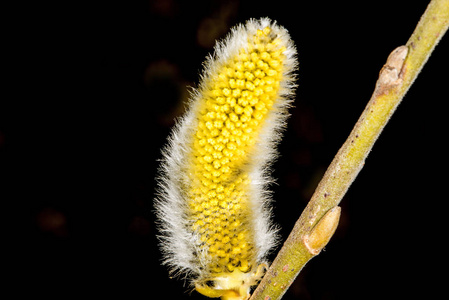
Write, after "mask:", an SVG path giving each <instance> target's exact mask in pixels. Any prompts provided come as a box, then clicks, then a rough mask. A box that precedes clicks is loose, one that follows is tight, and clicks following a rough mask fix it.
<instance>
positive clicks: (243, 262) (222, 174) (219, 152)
mask: <svg viewBox="0 0 449 300" xmlns="http://www.w3.org/2000/svg"><path fill="white" fill-rule="evenodd" d="M296 68H297V61H296V50H295V47H294V45H293V42H292V41H291V39H290V37H289V34H288V32H287V30H285V29H284V28H283V27H280V26H278V25H277V24H276V23H275V22H273V21H271V20H270V19H268V18H263V19H260V20H254V19H251V20H249V21H248V22H247V23H246V24H245V25H238V26H236V27H235V28H233V29H232V30H231V32H230V34H229V35H228V36H227V37H226V38H225V39H224V40H223V41H221V42H217V44H216V46H215V51H214V54H213V55H212V56H210V57H208V58H207V60H206V62H205V64H204V70H203V75H202V76H201V81H200V85H199V88H198V89H197V90H195V91H194V92H193V95H192V98H191V100H190V103H189V109H188V111H187V113H186V114H185V116H184V117H183V118H182V119H180V120H179V121H178V122H177V124H176V125H175V127H174V128H173V131H172V133H171V135H170V137H169V138H168V144H167V146H166V147H165V148H164V149H163V160H162V163H161V167H160V171H159V177H158V183H159V188H158V192H157V199H156V203H155V207H156V213H157V217H158V227H159V231H160V236H159V238H160V241H161V249H162V253H163V256H164V264H166V265H168V266H169V267H170V270H171V272H172V273H175V274H185V276H186V277H188V278H191V279H192V280H193V282H194V283H195V284H196V287H197V290H198V291H199V292H201V293H203V294H205V295H208V296H210V297H217V296H222V297H223V299H225V297H226V295H227V294H226V293H225V292H222V291H223V290H227V289H229V290H235V287H234V286H226V284H227V282H229V280H224V279H223V278H227V276H230V277H232V278H238V280H237V281H239V282H240V279H241V278H249V277H251V276H253V277H254V276H255V275H254V274H255V273H256V269H258V266H259V265H261V264H264V263H265V260H266V256H267V254H268V253H269V251H270V250H271V249H272V248H273V247H274V246H275V244H276V227H275V226H273V224H272V222H271V217H270V216H271V211H270V205H269V204H270V200H271V199H270V193H269V191H268V190H267V185H268V184H269V182H270V181H272V179H271V178H270V176H269V173H270V172H269V171H270V165H271V163H272V162H273V160H274V159H275V157H276V150H275V145H276V143H277V142H278V141H279V140H280V138H281V131H282V129H283V128H284V127H285V121H286V118H287V117H288V112H287V109H288V107H289V105H290V103H291V101H292V100H291V99H292V97H293V92H294V88H295V83H294V79H295V76H294V74H293V72H294V71H295V70H296ZM257 273H258V274H259V273H260V272H257ZM245 274H253V275H251V276H250V275H245ZM259 275H260V274H259ZM259 275H258V276H259ZM206 280H207V281H211V280H212V281H213V280H215V285H211V284H210V283H208V285H207V286H206V285H205V284H204V282H205V281H206ZM245 280H246V279H243V281H245ZM247 281H248V283H247V285H252V284H254V280H249V279H248V280H247ZM225 282H226V283H225ZM249 282H251V283H249ZM239 284H240V283H239ZM217 290H218V291H219V292H216V291H217ZM242 293H244V292H242ZM242 297H244V296H242ZM242 299H243V298H242Z"/></svg>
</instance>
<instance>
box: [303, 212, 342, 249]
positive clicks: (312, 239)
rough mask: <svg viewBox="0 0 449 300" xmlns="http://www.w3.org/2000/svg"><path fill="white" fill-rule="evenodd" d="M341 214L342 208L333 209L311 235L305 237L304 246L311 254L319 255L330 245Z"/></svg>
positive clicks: (319, 222)
mask: <svg viewBox="0 0 449 300" xmlns="http://www.w3.org/2000/svg"><path fill="white" fill-rule="evenodd" d="M340 213H341V208H340V206H335V207H334V208H331V209H330V210H328V211H327V212H326V214H325V215H324V216H323V217H322V218H321V220H319V221H318V223H317V224H316V225H315V226H314V227H313V228H312V230H311V231H310V233H309V234H307V235H305V236H304V244H305V245H306V247H307V249H308V250H309V252H310V253H311V254H313V255H317V254H318V253H320V251H321V249H323V248H324V247H325V246H326V245H327V243H329V240H330V239H331V237H332V236H333V235H334V233H335V230H336V229H337V226H338V222H339V220H340Z"/></svg>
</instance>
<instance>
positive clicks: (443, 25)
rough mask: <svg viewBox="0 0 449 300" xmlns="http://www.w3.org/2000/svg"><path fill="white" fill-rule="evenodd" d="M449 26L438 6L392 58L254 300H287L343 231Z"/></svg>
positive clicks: (445, 10) (445, 5) (437, 3)
mask: <svg viewBox="0 0 449 300" xmlns="http://www.w3.org/2000/svg"><path fill="white" fill-rule="evenodd" d="M448 25H449V0H432V1H431V2H430V4H429V6H428V7H427V9H426V11H425V13H424V14H423V16H422V17H421V20H420V21H419V23H418V25H417V27H416V29H415V31H414V32H413V34H412V36H411V37H410V39H409V41H408V42H407V44H406V45H405V46H400V47H398V48H396V49H395V50H394V51H393V52H392V53H391V54H390V56H389V57H388V59H387V62H386V64H385V65H384V67H383V68H382V70H381V71H380V74H379V79H378V81H377V83H376V87H375V90H374V92H373V95H372V97H371V100H370V101H369V103H368V105H367V106H366V108H365V110H364V111H363V113H362V115H361V117H360V119H359V120H358V122H357V124H356V125H355V127H354V129H353V130H352V132H351V134H350V135H349V137H348V139H347V140H346V142H345V143H344V144H343V146H342V147H341V149H340V150H339V151H338V153H337V155H336V156H335V158H334V160H333V161H332V163H331V165H330V166H329V168H328V170H327V171H326V173H325V174H324V177H323V179H322V180H321V182H320V184H319V185H318V187H317V189H316V191H315V193H314V194H313V196H312V199H311V200H310V202H309V203H308V205H307V207H306V208H305V209H304V212H303V213H302V214H301V216H300V218H299V219H298V221H297V222H296V224H295V226H294V228H293V230H292V232H291V233H290V236H289V237H288V239H287V240H286V242H285V243H284V246H283V247H282V249H281V250H280V251H279V253H278V255H277V257H276V259H275V260H274V262H273V264H272V265H271V267H270V269H269V270H268V271H267V274H266V275H265V277H264V278H263V280H262V281H261V283H260V284H259V286H258V288H257V289H256V290H255V291H254V293H253V295H252V297H251V298H250V300H278V299H281V297H282V295H283V294H284V293H285V291H286V290H287V288H288V287H289V286H290V284H291V283H292V282H293V280H294V279H295V278H296V276H297V275H298V273H299V272H300V271H301V269H302V268H303V267H304V265H305V264H306V263H307V262H308V261H309V260H310V259H311V258H312V257H314V256H316V255H317V254H318V253H319V252H320V251H321V249H322V248H323V247H324V246H325V245H326V244H327V242H328V241H329V239H330V238H331V236H332V235H333V233H334V231H335V229H336V227H337V225H338V220H339V215H340V208H339V207H338V206H337V205H338V203H339V202H340V201H341V199H342V198H343V196H344V194H345V193H346V191H347V190H348V188H349V186H350V185H351V183H352V182H353V181H354V179H355V178H356V176H357V175H358V173H359V171H360V170H361V168H362V167H363V165H364V162H365V159H366V157H367V156H368V153H369V152H370V151H371V148H372V147H373V145H374V143H375V141H376V139H377V138H378V137H379V135H380V133H381V132H382V130H383V128H384V127H385V125H386V123H387V122H388V120H389V119H390V117H391V116H392V114H393V113H394V111H395V110H396V108H397V106H398V105H399V103H400V102H401V100H402V98H403V97H404V95H405V93H406V92H407V90H408V89H409V88H410V86H411V85H412V83H413V81H414V80H415V79H416V77H417V75H418V73H419V72H420V70H421V69H422V67H423V66H424V64H425V63H426V61H427V59H428V58H429V56H430V54H431V53H432V51H433V49H434V47H435V46H436V44H437V43H438V41H439V40H440V39H441V37H442V36H443V35H444V33H445V32H446V31H447V28H448Z"/></svg>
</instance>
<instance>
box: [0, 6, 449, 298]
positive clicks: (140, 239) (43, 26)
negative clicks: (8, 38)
mask: <svg viewBox="0 0 449 300" xmlns="http://www.w3.org/2000/svg"><path fill="white" fill-rule="evenodd" d="M427 4H428V1H427V0H420V1H407V0H378V1H296V2H293V1H283V0H277V1H270V2H268V1H243V0H240V1H239V0H209V1H180V0H145V1H121V2H113V3H110V2H108V3H104V4H101V5H98V4H96V5H91V6H90V5H85V4H83V5H81V4H76V5H75V4H74V5H73V7H70V5H64V8H62V7H53V8H52V9H53V10H51V12H47V13H46V14H45V15H43V16H42V17H41V16H38V17H37V18H36V19H37V21H36V22H32V24H31V23H30V24H29V27H28V28H27V30H26V31H27V37H29V39H25V38H24V39H25V43H24V44H25V45H26V47H25V48H24V53H29V54H30V56H31V57H28V56H27V59H26V60H27V61H28V60H29V61H30V64H28V63H26V64H24V65H23V66H22V67H20V68H18V72H19V73H20V77H19V78H20V82H19V89H18V90H16V94H15V95H14V96H12V97H11V99H12V100H13V101H11V102H13V105H11V107H8V108H11V109H12V110H11V113H10V111H8V110H3V111H2V114H4V115H5V117H4V118H3V119H2V121H1V126H2V127H0V151H1V155H2V158H1V163H2V164H4V165H5V166H6V168H4V170H7V172H6V175H8V177H9V178H10V179H13V180H12V181H11V184H9V183H8V185H9V186H8V187H7V189H4V191H7V190H9V191H10V192H8V194H9V196H11V197H12V198H11V199H12V202H13V203H15V204H18V206H19V210H18V214H17V215H15V214H14V218H13V221H11V223H10V224H9V225H7V227H5V228H6V230H7V231H9V232H12V233H13V236H14V237H15V238H16V239H17V240H18V242H17V243H13V244H12V245H11V246H14V252H15V254H19V255H17V256H13V257H14V258H12V257H11V259H10V260H12V261H13V263H14V264H17V267H16V268H15V269H16V271H18V274H17V275H14V276H11V278H12V279H13V280H14V281H16V282H17V283H19V284H20V285H21V286H23V287H24V289H29V290H30V291H32V292H33V293H34V294H35V295H41V294H42V295H46V296H47V297H55V298H58V299H66V298H69V297H73V296H82V297H85V296H92V297H96V298H99V299H108V298H110V297H115V298H118V297H119V298H122V299H192V300H193V299H206V298H204V297H203V296H200V295H199V294H197V293H196V292H192V293H190V292H189V291H190V290H189V287H188V282H186V281H184V280H183V279H182V278H178V279H171V278H169V276H168V272H167V269H166V268H165V267H163V266H161V265H160V258H161V255H160V252H159V250H158V247H157V238H156V234H157V232H156V229H155V217H154V209H153V199H154V193H155V186H156V184H155V175H156V170H157V167H158V164H159V162H158V159H160V158H161V154H160V149H161V147H162V146H163V145H164V144H165V142H166V138H167V136H168V134H169V132H170V128H171V127H172V126H173V124H174V119H175V118H177V117H179V116H181V115H182V113H183V112H184V110H185V104H186V100H187V99H188V97H189V88H188V87H189V86H190V87H195V86H196V85H197V83H198V80H199V76H200V72H201V70H202V62H203V61H204V58H205V57H206V56H207V55H208V54H209V53H211V51H212V49H213V45H214V42H215V40H216V39H220V38H222V37H223V36H224V35H225V34H226V33H227V32H228V31H229V28H230V27H232V26H234V25H235V24H237V23H240V22H244V21H246V20H247V19H249V18H259V17H265V16H268V17H270V18H271V19H274V20H277V22H278V23H279V24H281V25H283V26H284V27H286V28H287V29H288V30H289V32H290V34H291V36H292V38H293V40H294V41H295V43H296V45H297V48H298V57H299V61H300V66H299V70H298V85H299V87H298V89H297V97H296V100H295V107H294V108H293V109H291V114H292V116H291V118H290V119H289V122H288V128H287V130H286V131H285V136H284V139H283V140H282V142H281V143H280V145H279V147H278V149H279V152H280V157H279V159H278V160H277V162H276V163H275V165H274V172H273V176H274V177H275V178H276V179H277V181H276V182H277V183H276V184H274V185H273V186H272V187H271V189H272V190H273V192H274V193H273V195H274V199H275V201H274V204H273V206H274V209H273V210H274V220H275V222H276V223H277V224H279V225H280V226H281V228H282V230H281V234H282V238H283V240H285V238H286V237H287V235H288V233H289V232H290V230H291V228H292V227H293V225H294V222H295V220H296V219H297V218H298V217H299V215H300V213H301V211H302V209H303V208H304V207H305V205H306V204H307V201H308V199H309V198H310V196H311V194H312V193H313V191H314V189H315V187H316V185H317V183H318V182H319V180H320V178H321V176H322V175H323V173H324V171H325V170H326V168H327V166H328V165H329V163H330V162H331V160H332V158H333V156H334V155H335V154H336V152H337V151H338V149H339V147H340V146H341V145H342V144H343V142H344V141H345V139H346V137H347V136H348V134H349V132H350V131H351V129H352V127H353V125H354V124H355V122H356V121H357V119H358V117H359V115H360V113H361V112H362V110H363V108H364V107H365V105H366V103H367V101H368V100H369V98H370V96H371V93H372V91H373V88H374V84H375V81H376V79H377V76H378V73H379V70H380V69H381V68H382V65H383V64H384V63H385V61H386V58H387V56H388V54H389V53H390V52H391V51H392V50H393V49H394V48H396V47H397V46H399V45H402V44H405V43H406V41H407V40H408V38H409V36H410V35H411V33H412V32H413V30H414V27H415V26H416V24H417V22H418V20H419V18H420V16H421V15H422V13H423V12H424V10H425V8H426V6H427ZM21 38H22V37H18V39H21ZM448 51H449V37H447V36H446V37H445V38H443V39H442V41H441V42H440V45H439V46H437V48H436V50H435V52H434V54H433V55H432V57H431V58H430V60H429V62H428V63H427V65H426V66H425V68H424V69H423V71H422V73H421V74H420V75H419V77H418V79H417V80H416V82H415V84H414V85H413V86H412V88H411V89H410V91H409V93H408V94H407V96H406V97H405V99H404V101H403V103H402V104H401V105H400V106H399V108H398V110H397V112H396V113H395V115H394V117H393V118H392V120H391V121H390V123H389V124H388V126H387V127H386V129H385V131H384V132H383V134H382V136H381V137H380V139H379V140H378V142H377V143H376V145H375V147H374V149H373V151H372V153H371V154H370V156H369V157H368V159H367V161H366V165H365V167H364V169H363V170H362V172H361V173H360V175H359V176H358V178H357V179H356V181H355V182H354V184H353V185H352V186H351V188H350V190H349V192H348V193H347V195H346V196H345V198H344V199H343V201H342V203H341V206H342V208H343V209H342V219H341V223H340V226H339V228H338V230H337V232H336V234H335V236H334V237H333V239H332V240H331V242H330V244H329V245H328V246H327V247H326V249H325V251H324V252H322V253H321V254H320V255H319V256H318V257H317V258H314V259H313V260H312V261H311V262H310V263H309V264H308V265H307V266H306V267H305V269H304V270H303V271H302V272H301V274H300V275H299V277H298V278H297V280H296V281H295V282H294V283H293V285H292V287H291V288H290V289H289V290H288V292H287V294H286V295H285V297H284V299H285V300H288V299H306V300H307V299H356V298H357V299H379V298H382V299H385V298H387V299H390V298H391V299H393V298H401V299H402V298H406V297H410V296H415V297H417V295H421V298H426V299H428V298H431V295H433V294H434V293H435V295H437V294H440V293H443V292H444V286H441V285H440V284H439V282H438V278H439V277H440V276H441V275H440V271H442V272H443V273H444V271H445V270H444V269H442V268H443V267H442V265H443V264H445V263H447V259H445V256H444V252H445V251H444V249H443V247H444V246H443V242H444V240H445V238H444V237H445V236H446V231H447V225H446V218H447V215H446V213H445V212H446V211H445V210H444V209H443V208H442V203H444V201H447V195H446V194H447V192H446V187H445V185H444V183H445V182H446V181H447V172H445V171H446V170H447V169H446V167H444V165H445V164H446V163H447V151H446V150H443V149H444V148H445V145H443V143H444V142H446V141H445V140H446V138H447V123H446V122H447V109H446V108H445V105H446V102H447V100H448V99H449V96H448V95H449V93H448V89H447V86H448V69H449V59H448V55H447V53H449V52H448ZM23 60H24V61H25V59H23ZM25 92H26V93H27V94H28V93H29V94H28V95H29V96H27V97H21V95H24V94H25ZM12 112H13V113H12ZM441 174H442V175H441ZM12 182H14V184H12ZM5 194H6V192H5ZM5 199H6V198H5ZM22 225H24V229H25V232H22V231H20V233H15V232H16V231H15V229H17V228H19V227H20V228H22ZM278 249H279V248H278ZM19 266H20V267H19ZM440 269H442V270H440Z"/></svg>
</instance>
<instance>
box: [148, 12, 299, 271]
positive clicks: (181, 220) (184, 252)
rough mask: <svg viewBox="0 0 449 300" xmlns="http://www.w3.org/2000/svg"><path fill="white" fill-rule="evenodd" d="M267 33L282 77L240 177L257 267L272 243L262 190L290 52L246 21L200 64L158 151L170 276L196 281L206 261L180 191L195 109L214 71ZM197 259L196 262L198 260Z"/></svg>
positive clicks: (290, 68) (283, 33) (283, 102)
mask: <svg viewBox="0 0 449 300" xmlns="http://www.w3.org/2000/svg"><path fill="white" fill-rule="evenodd" d="M266 27H270V28H271V30H272V33H273V34H276V35H277V37H278V38H279V39H280V41H281V46H284V47H286V50H285V51H284V55H285V60H284V61H283V70H284V71H283V74H282V79H281V83H280V89H279V91H278V97H277V99H276V100H275V101H274V105H273V107H272V108H271V109H270V111H269V112H268V115H267V117H266V119H265V120H264V122H263V125H262V126H261V128H260V131H259V132H258V136H257V137H256V143H255V146H253V147H252V150H251V151H250V152H249V153H248V154H247V155H248V163H247V164H246V165H245V167H244V171H245V172H247V173H248V175H249V179H250V187H249V191H248V197H249V202H250V205H251V211H252V213H251V214H252V215H251V217H250V221H251V222H252V228H253V229H252V232H253V238H254V242H255V251H256V253H255V258H256V261H257V262H258V263H261V262H265V260H266V257H267V255H268V254H269V252H270V251H271V250H272V249H273V247H274V246H275V245H276V243H277V231H278V229H277V227H276V226H274V225H273V223H272V221H271V208H270V202H271V195H270V191H269V190H268V189H267V186H268V185H269V183H270V182H272V181H273V179H272V178H271V177H270V167H271V164H272V163H273V161H274V160H275V158H276V157H277V152H276V149H275V146H276V144H277V143H278V142H279V141H280V139H281V132H282V130H283V128H285V122H286V119H287V117H288V115H289V114H288V111H287V109H288V107H289V106H290V104H291V102H292V98H293V96H294V89H295V88H296V85H295V83H294V80H295V74H294V71H296V69H297V59H296V49H295V46H294V44H293V42H292V40H291V39H290V36H289V34H288V32H287V30H286V29H284V28H283V27H281V26H278V25H277V24H276V22H274V21H271V20H270V19H268V18H262V19H259V20H255V19H251V20H249V21H247V23H246V24H245V25H241V24H240V25H238V26H236V27H234V28H233V29H232V30H231V32H230V33H229V34H228V36H227V37H226V38H225V39H224V40H223V41H221V42H217V44H216V45H215V48H214V50H215V51H214V54H213V55H211V56H209V57H208V58H207V60H206V62H205V63H204V70H203V75H202V76H201V81H200V85H199V88H198V90H194V91H193V93H192V97H191V100H190V103H189V106H190V107H189V109H188V111H187V113H186V114H185V116H184V117H182V118H181V119H180V120H178V121H177V123H176V125H175V126H174V128H173V131H172V133H171V135H170V136H169V138H168V143H167V145H166V146H165V147H164V149H163V150H162V153H163V159H162V162H161V166H160V169H159V176H158V178H157V181H158V190H157V198H156V200H155V209H156V215H157V225H158V228H159V232H160V235H159V239H160V245H161V250H162V253H163V263H164V264H166V265H168V266H169V267H170V272H171V273H172V274H173V275H179V274H185V276H186V278H188V277H190V276H194V277H196V278H197V277H201V276H202V275H203V274H204V273H205V272H207V270H206V268H207V265H208V261H205V260H204V258H205V257H207V256H206V255H199V254H200V252H201V251H204V250H201V249H200V248H199V244H200V243H199V236H198V235H197V234H195V233H194V232H192V230H191V224H190V223H189V219H188V199H187V196H186V195H187V192H186V191H185V187H187V186H189V182H188V177H189V176H188V174H187V170H188V167H189V166H188V159H187V158H188V157H189V153H190V152H191V151H192V147H191V145H192V139H193V137H194V134H195V130H196V128H197V124H198V120H197V114H198V113H199V105H200V104H201V101H202V95H203V94H204V93H203V92H204V91H206V89H207V88H208V87H207V84H208V82H210V79H211V78H213V76H216V75H217V73H218V70H219V69H220V68H222V66H223V65H224V64H226V62H227V61H229V60H230V59H233V58H234V57H235V56H236V55H238V53H239V50H241V49H246V47H247V45H248V41H249V39H250V37H252V36H254V35H256V34H257V30H263V29H264V28H266ZM200 258H202V259H200Z"/></svg>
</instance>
